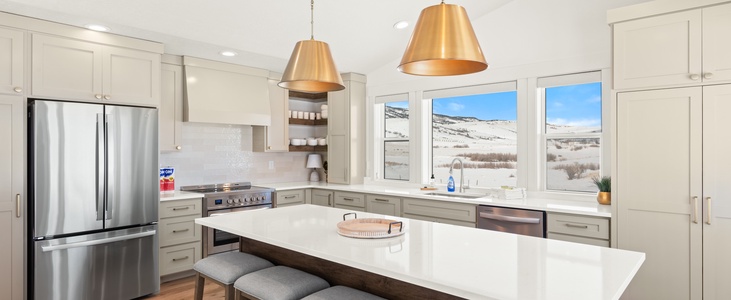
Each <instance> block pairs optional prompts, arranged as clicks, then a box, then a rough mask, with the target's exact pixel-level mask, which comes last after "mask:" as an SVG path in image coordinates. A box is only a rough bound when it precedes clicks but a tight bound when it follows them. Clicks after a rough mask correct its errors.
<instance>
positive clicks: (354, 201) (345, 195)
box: [333, 191, 365, 211]
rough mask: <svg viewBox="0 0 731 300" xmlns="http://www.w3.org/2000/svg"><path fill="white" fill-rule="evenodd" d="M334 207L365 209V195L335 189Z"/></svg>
mask: <svg viewBox="0 0 731 300" xmlns="http://www.w3.org/2000/svg"><path fill="white" fill-rule="evenodd" d="M333 197H334V199H335V204H334V207H337V208H342V209H349V210H355V211H365V195H363V194H358V193H349V192H340V191H336V192H335V193H334V194H333Z"/></svg>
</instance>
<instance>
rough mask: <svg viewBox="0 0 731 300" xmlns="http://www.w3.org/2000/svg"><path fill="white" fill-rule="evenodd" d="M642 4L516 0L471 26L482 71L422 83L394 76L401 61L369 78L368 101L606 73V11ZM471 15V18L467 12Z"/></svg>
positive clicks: (633, 0) (613, 0) (619, 0)
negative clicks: (480, 53) (482, 59)
mask: <svg viewBox="0 0 731 300" xmlns="http://www.w3.org/2000/svg"><path fill="white" fill-rule="evenodd" d="M641 2H647V1H646V0H550V1H546V0H515V1H512V2H510V3H508V4H506V5H504V6H502V7H501V8H499V9H497V10H495V11H493V12H491V13H489V14H487V15H485V16H483V17H481V18H479V19H476V20H473V21H472V25H473V27H474V29H475V33H476V34H477V38H478V39H479V41H480V45H481V46H482V50H483V52H484V53H485V58H486V60H487V62H488V64H489V67H488V69H487V70H486V71H483V72H480V73H477V74H471V75H462V76H451V77H420V76H413V75H405V74H402V73H400V72H398V71H397V70H396V67H397V66H398V64H399V62H400V59H399V60H395V61H393V62H391V63H389V64H387V65H384V66H382V67H381V68H379V69H378V70H376V71H374V72H371V73H369V74H367V76H368V95H369V96H377V95H386V94H394V93H403V92H409V91H416V90H431V89H439V88H447V87H455V86H466V85H474V84H484V83H491V82H502V81H510V80H516V79H520V78H530V77H539V76H549V75H560V74H566V73H575V72H581V71H588V70H599V69H603V68H608V67H610V63H611V61H610V53H611V48H610V47H611V43H610V28H609V26H608V25H607V23H606V13H607V10H608V9H612V8H617V7H623V6H627V5H632V4H637V3H641ZM468 13H469V12H468Z"/></svg>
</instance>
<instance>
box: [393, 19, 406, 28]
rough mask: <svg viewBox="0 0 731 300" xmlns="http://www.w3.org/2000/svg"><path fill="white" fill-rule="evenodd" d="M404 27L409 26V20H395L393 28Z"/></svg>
mask: <svg viewBox="0 0 731 300" xmlns="http://www.w3.org/2000/svg"><path fill="white" fill-rule="evenodd" d="M406 27H409V22H406V21H399V22H396V24H393V28H396V29H404V28H406Z"/></svg>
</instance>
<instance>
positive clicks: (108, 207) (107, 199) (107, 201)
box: [104, 114, 112, 227]
mask: <svg viewBox="0 0 731 300" xmlns="http://www.w3.org/2000/svg"><path fill="white" fill-rule="evenodd" d="M111 119H112V115H111V114H106V115H104V167H105V169H106V172H104V219H105V220H111V219H112V197H111V196H110V195H109V190H110V189H109V127H110V126H111V125H110V124H111V123H112V122H110V121H112V120H111ZM106 226H107V225H105V227H106Z"/></svg>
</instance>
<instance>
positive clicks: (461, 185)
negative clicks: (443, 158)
mask: <svg viewBox="0 0 731 300" xmlns="http://www.w3.org/2000/svg"><path fill="white" fill-rule="evenodd" d="M456 161H459V192H460V193H464V162H463V161H462V160H461V159H460V158H459V157H455V158H454V159H453V160H452V165H451V166H449V175H450V176H451V175H452V170H453V169H454V162H456Z"/></svg>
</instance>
